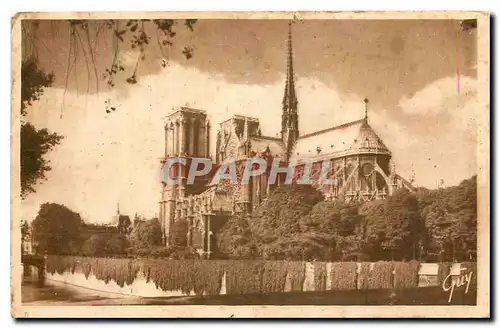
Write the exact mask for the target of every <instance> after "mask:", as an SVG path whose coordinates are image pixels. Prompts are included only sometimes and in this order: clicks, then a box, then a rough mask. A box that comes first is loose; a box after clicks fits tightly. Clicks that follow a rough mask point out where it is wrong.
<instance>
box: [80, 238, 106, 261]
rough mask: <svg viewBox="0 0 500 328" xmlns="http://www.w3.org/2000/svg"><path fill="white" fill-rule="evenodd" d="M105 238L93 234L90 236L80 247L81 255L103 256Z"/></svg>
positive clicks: (104, 252)
mask: <svg viewBox="0 0 500 328" xmlns="http://www.w3.org/2000/svg"><path fill="white" fill-rule="evenodd" d="M106 244H107V240H106V236H105V235H102V234H95V235H92V236H90V237H89V238H88V239H87V240H86V241H85V242H84V243H83V246H82V250H81V252H82V254H83V255H85V256H103V255H106Z"/></svg>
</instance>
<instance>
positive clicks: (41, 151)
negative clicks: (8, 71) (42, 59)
mask: <svg viewBox="0 0 500 328" xmlns="http://www.w3.org/2000/svg"><path fill="white" fill-rule="evenodd" d="M53 81H54V76H53V75H52V74H48V75H46V74H45V73H44V72H42V71H41V70H40V69H39V68H38V67H37V64H36V61H34V60H28V61H26V62H24V63H23V64H22V66H21V114H22V115H26V113H27V112H26V111H27V108H28V107H29V106H30V105H31V104H32V102H33V101H36V100H38V99H39V97H40V95H41V94H42V93H43V90H44V89H45V88H47V87H49V86H51V85H52V82H53ZM62 138H63V137H62V136H60V135H58V134H56V133H50V132H49V131H48V130H47V129H40V130H37V129H36V128H35V127H34V126H33V125H31V124H30V123H27V122H22V124H21V149H20V152H21V154H20V157H21V158H20V159H21V196H23V197H24V196H25V195H26V194H28V193H30V192H34V191H35V188H34V187H35V185H36V183H37V182H39V181H42V180H44V179H45V173H46V172H47V171H50V165H49V164H50V162H49V161H48V160H47V159H46V158H45V155H46V154H47V153H48V152H49V151H50V150H52V148H53V147H54V146H55V145H57V144H59V143H60V141H61V139H62Z"/></svg>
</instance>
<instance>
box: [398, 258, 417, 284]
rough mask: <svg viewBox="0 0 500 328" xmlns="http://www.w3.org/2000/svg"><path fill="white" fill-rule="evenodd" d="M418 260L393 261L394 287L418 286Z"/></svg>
mask: <svg viewBox="0 0 500 328" xmlns="http://www.w3.org/2000/svg"><path fill="white" fill-rule="evenodd" d="M419 269H420V262H418V261H410V262H394V288H415V287H418V270H419Z"/></svg>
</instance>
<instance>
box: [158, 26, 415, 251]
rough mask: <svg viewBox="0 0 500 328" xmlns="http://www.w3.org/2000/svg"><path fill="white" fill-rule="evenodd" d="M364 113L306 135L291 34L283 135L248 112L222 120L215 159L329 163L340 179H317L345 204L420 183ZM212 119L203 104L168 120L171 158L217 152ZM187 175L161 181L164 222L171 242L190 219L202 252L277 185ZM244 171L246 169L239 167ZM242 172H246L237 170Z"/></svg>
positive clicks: (181, 170)
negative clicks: (266, 130)
mask: <svg viewBox="0 0 500 328" xmlns="http://www.w3.org/2000/svg"><path fill="white" fill-rule="evenodd" d="M365 108H366V110H365V116H364V117H363V118H360V119H359V120H356V121H352V122H347V123H345V124H342V125H338V126H333V127H331V128H328V129H325V130H321V131H317V132H314V133H310V134H306V135H301V134H300V132H299V115H298V99H297V95H296V92H295V82H294V70H293V54H292V35H291V28H290V31H289V35H288V47H287V76H286V81H285V88H284V95H283V100H282V116H281V136H280V137H271V136H263V135H262V134H261V131H260V126H259V119H258V118H253V117H247V116H241V115H234V116H233V117H232V118H229V119H228V120H226V121H224V122H222V123H220V126H219V130H218V133H217V140H216V154H214V155H215V156H214V157H215V162H216V163H217V164H221V163H222V162H223V161H227V160H233V161H234V162H236V164H237V167H238V168H239V169H241V168H242V166H243V165H244V160H245V159H247V158H251V157H255V156H259V157H261V158H264V159H266V160H268V161H272V160H273V159H274V158H279V159H281V160H282V161H283V162H284V163H287V164H288V165H292V166H294V167H295V170H296V171H300V170H303V169H304V167H305V163H307V162H313V163H319V162H322V161H324V160H328V161H329V162H330V167H331V168H333V170H332V172H331V174H330V176H329V178H330V179H336V184H334V185H315V187H317V188H319V189H320V190H321V191H322V192H323V193H324V194H325V196H326V198H327V199H332V200H334V199H340V200H343V201H346V202H351V201H370V200H374V199H383V198H385V197H387V196H388V195H391V194H392V193H393V192H394V190H395V189H397V188H408V189H413V187H412V186H411V183H410V182H409V181H407V180H405V179H403V178H402V177H401V176H399V175H398V174H397V173H396V170H395V165H394V163H393V162H392V161H391V157H392V154H391V152H390V150H389V149H388V148H387V147H386V146H385V144H384V143H383V141H382V140H381V139H380V137H379V136H378V135H377V134H376V133H375V131H374V130H373V128H372V127H371V126H370V124H369V120H368V111H367V109H368V100H367V99H365ZM210 128H211V126H210V122H209V121H208V119H207V114H206V112H205V111H203V110H199V109H192V108H187V107H181V108H179V109H178V110H176V111H174V112H173V113H171V114H169V115H168V116H167V119H166V122H165V158H169V157H185V158H186V159H187V160H188V162H189V159H190V158H191V157H205V158H211V154H210V151H209V150H210V142H211V140H210ZM175 169H176V170H178V172H177V176H180V177H182V182H181V183H180V184H179V185H166V184H165V183H163V184H162V191H161V197H160V215H159V218H160V222H161V224H162V228H163V233H164V237H165V242H166V244H167V245H169V244H170V243H171V230H170V228H171V226H172V224H173V223H174V222H175V221H177V220H180V219H186V220H187V221H188V225H189V230H188V245H189V246H193V247H195V248H198V249H199V250H200V251H204V252H208V253H210V252H212V251H214V245H215V235H216V233H217V231H218V230H219V228H220V227H221V226H222V225H224V223H225V222H226V221H227V219H228V218H229V217H230V216H231V215H233V214H235V213H245V212H247V213H248V212H251V211H252V209H253V208H254V207H255V206H257V205H258V204H259V203H260V202H261V201H262V200H264V199H265V198H266V197H267V195H268V193H269V192H270V190H271V189H272V188H273V187H274V186H272V185H268V184H267V182H268V179H267V176H266V175H265V174H264V175H261V176H257V177H251V179H250V183H249V184H245V185H241V184H232V183H231V182H227V180H222V181H221V183H220V184H218V185H210V184H209V181H208V179H205V180H204V179H200V180H197V181H196V183H195V184H191V185H189V184H187V183H186V178H187V173H188V172H187V169H186V168H185V167H182V166H178V167H175ZM239 172H240V171H239ZM238 174H240V173H238Z"/></svg>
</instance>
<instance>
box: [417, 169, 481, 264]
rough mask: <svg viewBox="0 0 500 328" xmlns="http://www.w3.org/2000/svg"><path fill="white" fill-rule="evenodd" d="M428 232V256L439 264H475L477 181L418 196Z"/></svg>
mask: <svg viewBox="0 0 500 328" xmlns="http://www.w3.org/2000/svg"><path fill="white" fill-rule="evenodd" d="M419 202H420V204H421V208H422V209H421V215H422V217H423V218H424V220H425V226H426V229H427V232H428V242H427V244H428V256H429V258H430V259H435V260H439V261H444V260H448V261H453V260H473V259H474V258H475V256H476V247H477V244H476V239H477V179H476V176H473V177H472V178H470V179H467V180H464V181H462V182H461V183H460V185H458V186H453V187H448V188H443V189H439V190H433V191H427V190H425V191H422V192H420V193H419Z"/></svg>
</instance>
